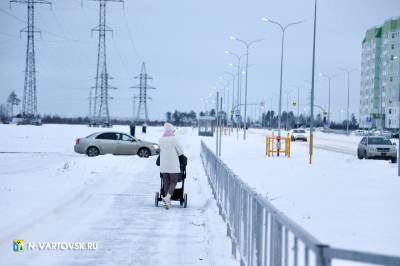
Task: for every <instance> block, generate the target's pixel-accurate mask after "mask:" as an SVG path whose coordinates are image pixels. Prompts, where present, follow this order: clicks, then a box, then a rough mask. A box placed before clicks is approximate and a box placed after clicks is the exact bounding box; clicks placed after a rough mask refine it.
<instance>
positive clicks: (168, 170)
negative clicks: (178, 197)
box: [158, 123, 183, 209]
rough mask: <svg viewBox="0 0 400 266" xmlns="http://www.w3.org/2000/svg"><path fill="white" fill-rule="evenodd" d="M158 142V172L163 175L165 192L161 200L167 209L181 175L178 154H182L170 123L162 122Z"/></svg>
mask: <svg viewBox="0 0 400 266" xmlns="http://www.w3.org/2000/svg"><path fill="white" fill-rule="evenodd" d="M158 143H159V145H160V172H161V174H162V177H163V182H164V192H165V194H166V195H165V197H163V198H162V201H163V202H164V205H165V208H166V209H169V208H170V207H171V196H172V195H173V193H174V190H175V187H176V183H178V180H179V178H180V176H181V169H180V165H179V156H180V155H182V154H183V150H182V147H181V145H180V144H179V142H178V140H177V139H176V137H175V129H174V126H173V125H172V124H170V123H165V124H164V134H163V136H162V137H161V138H160V140H159V141H158Z"/></svg>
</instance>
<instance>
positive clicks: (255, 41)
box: [230, 36, 265, 140]
mask: <svg viewBox="0 0 400 266" xmlns="http://www.w3.org/2000/svg"><path fill="white" fill-rule="evenodd" d="M230 39H231V40H235V41H238V42H241V43H242V44H244V45H245V47H246V76H245V84H244V131H243V139H244V140H246V128H247V80H248V72H249V71H248V68H249V49H250V47H251V45H253V44H255V43H257V42H261V41H263V40H265V39H258V40H254V41H251V42H246V41H244V40H242V39H239V38H236V37H233V36H231V37H230Z"/></svg>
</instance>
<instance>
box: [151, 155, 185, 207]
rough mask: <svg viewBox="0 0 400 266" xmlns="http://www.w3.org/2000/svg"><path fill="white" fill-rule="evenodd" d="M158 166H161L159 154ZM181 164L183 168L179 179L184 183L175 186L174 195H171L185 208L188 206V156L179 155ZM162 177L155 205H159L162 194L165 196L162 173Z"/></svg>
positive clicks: (179, 181) (172, 198) (173, 199)
mask: <svg viewBox="0 0 400 266" xmlns="http://www.w3.org/2000/svg"><path fill="white" fill-rule="evenodd" d="M156 164H157V166H160V156H158V158H157V161H156ZM179 164H180V168H181V178H180V179H179V180H178V183H182V187H181V188H175V190H174V193H173V195H172V196H171V201H179V203H180V205H181V206H182V207H183V208H186V207H187V194H186V193H185V179H186V165H187V157H186V156H185V155H181V156H179ZM160 179H161V187H160V192H156V195H155V198H154V205H155V206H156V207H158V202H160V201H161V200H162V199H161V196H162V197H165V192H164V182H163V178H162V175H161V173H160Z"/></svg>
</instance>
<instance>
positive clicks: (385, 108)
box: [360, 18, 400, 128]
mask: <svg viewBox="0 0 400 266" xmlns="http://www.w3.org/2000/svg"><path fill="white" fill-rule="evenodd" d="M360 88H361V89H360V127H362V128H375V127H376V128H398V127H399V111H400V110H399V91H400V18H397V19H390V20H387V21H386V22H385V23H384V24H383V25H382V26H380V27H374V28H372V29H369V30H367V32H366V34H365V38H364V40H363V42H362V54H361V86H360Z"/></svg>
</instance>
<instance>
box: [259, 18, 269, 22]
mask: <svg viewBox="0 0 400 266" xmlns="http://www.w3.org/2000/svg"><path fill="white" fill-rule="evenodd" d="M261 20H262V21H264V22H268V21H269V19H268V18H266V17H262V18H261Z"/></svg>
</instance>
